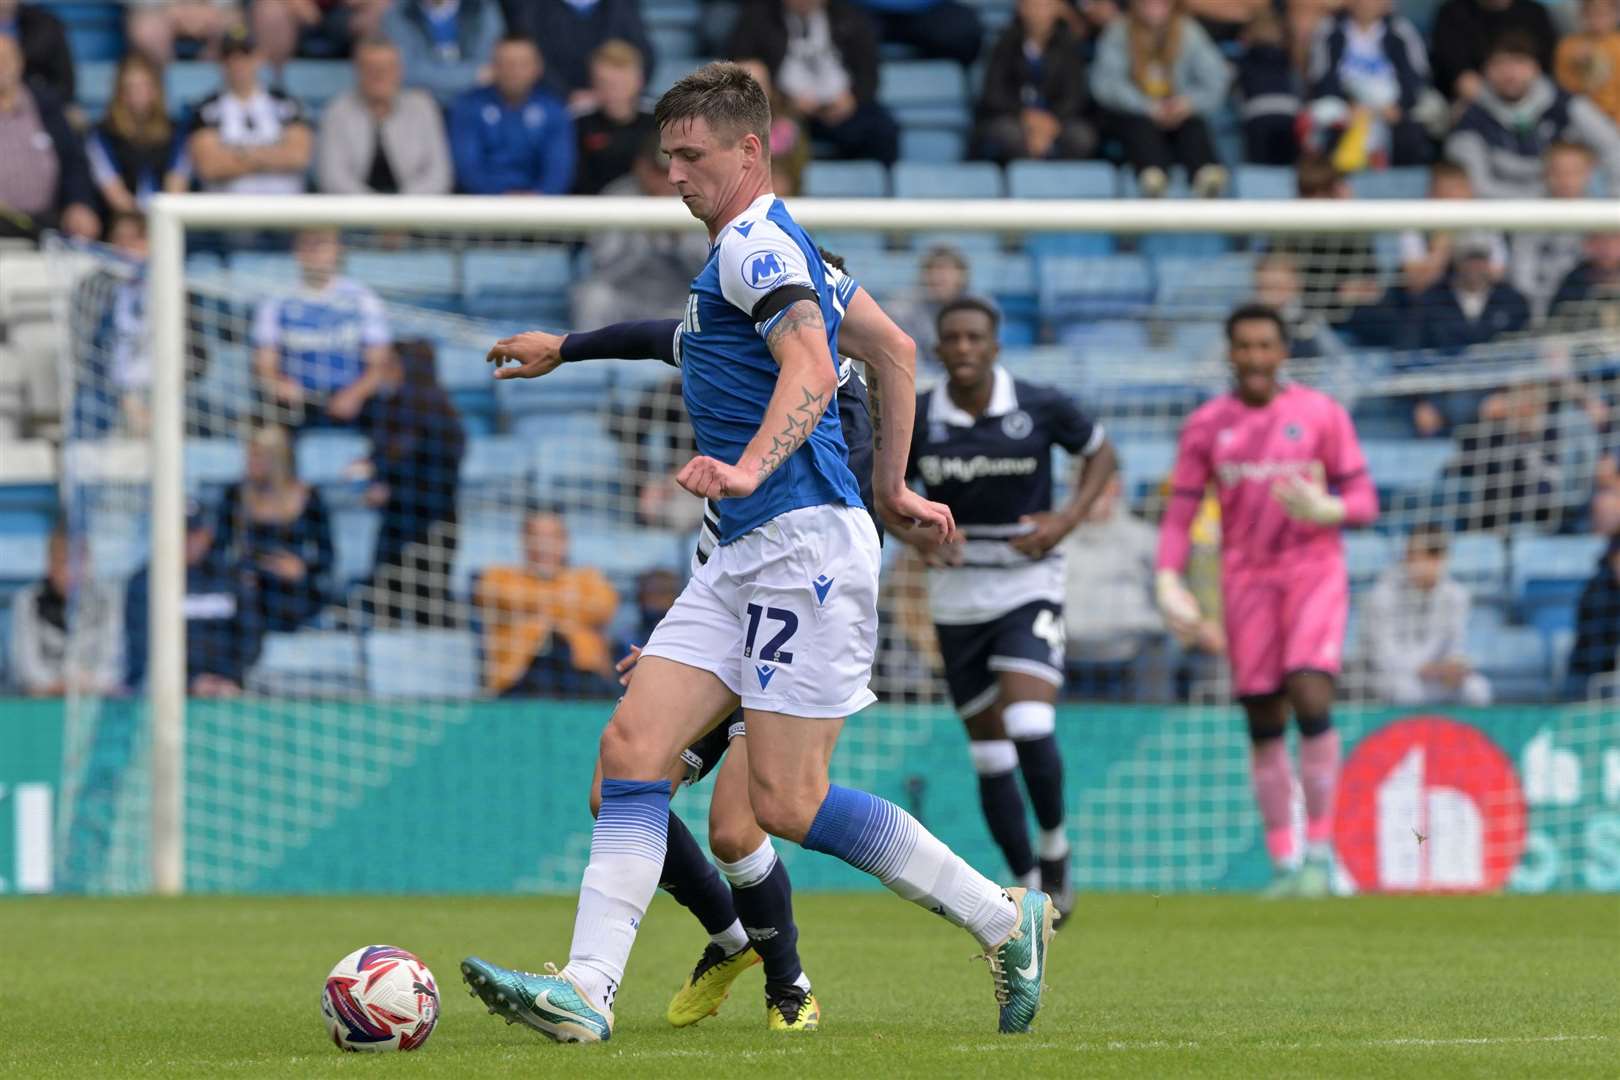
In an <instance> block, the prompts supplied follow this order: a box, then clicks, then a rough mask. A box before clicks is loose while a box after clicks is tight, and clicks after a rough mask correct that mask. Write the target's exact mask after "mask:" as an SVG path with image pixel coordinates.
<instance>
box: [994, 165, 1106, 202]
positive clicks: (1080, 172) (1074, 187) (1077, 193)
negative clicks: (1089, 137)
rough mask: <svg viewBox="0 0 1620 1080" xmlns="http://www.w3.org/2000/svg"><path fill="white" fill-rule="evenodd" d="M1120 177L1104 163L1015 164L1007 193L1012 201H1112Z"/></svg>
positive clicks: (1010, 175)
mask: <svg viewBox="0 0 1620 1080" xmlns="http://www.w3.org/2000/svg"><path fill="white" fill-rule="evenodd" d="M1118 192H1119V174H1118V172H1117V171H1116V170H1115V169H1114V167H1113V166H1112V165H1110V164H1108V163H1107V162H1104V161H1015V162H1013V163H1012V164H1011V165H1008V166H1007V194H1008V195H1010V196H1012V197H1013V198H1015V199H1112V198H1114V197H1115V195H1117V194H1118Z"/></svg>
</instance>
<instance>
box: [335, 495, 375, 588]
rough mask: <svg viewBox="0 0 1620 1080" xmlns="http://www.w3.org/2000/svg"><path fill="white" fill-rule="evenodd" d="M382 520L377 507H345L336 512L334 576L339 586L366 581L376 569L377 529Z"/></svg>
mask: <svg viewBox="0 0 1620 1080" xmlns="http://www.w3.org/2000/svg"><path fill="white" fill-rule="evenodd" d="M380 525H381V521H380V520H379V518H378V516H377V512H376V511H375V510H364V509H360V508H357V507H347V508H341V509H338V510H336V511H334V512H333V514H332V547H333V549H334V550H333V559H332V562H333V566H332V578H333V580H334V581H336V582H337V584H338V586H339V588H343V587H346V586H348V585H349V584H351V583H353V582H356V581H366V580H369V579H370V577H371V572H372V571H373V570H374V569H376V567H375V565H374V562H375V558H376V554H377V529H378V528H379V526H380Z"/></svg>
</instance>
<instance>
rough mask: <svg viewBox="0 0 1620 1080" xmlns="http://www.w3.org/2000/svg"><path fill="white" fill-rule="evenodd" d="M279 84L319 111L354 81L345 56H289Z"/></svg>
mask: <svg viewBox="0 0 1620 1080" xmlns="http://www.w3.org/2000/svg"><path fill="white" fill-rule="evenodd" d="M280 85H281V87H282V89H284V90H285V91H286V92H287V93H289V94H291V95H293V96H294V97H296V98H297V99H298V100H299V101H300V102H302V103H303V104H304V105H305V106H307V107H308V108H310V109H312V110H313V111H315V112H317V113H319V112H320V111H321V110H322V109H325V108H326V105H327V103H328V102H330V101H331V100H332V99H333V98H335V97H337V96H338V95H339V94H341V93H343V92H344V91H345V90H348V89H349V88H350V87H352V86H353V85H354V68H353V67H351V66H350V65H349V63H348V62H347V61H345V60H289V61H288V62H287V69H286V70H285V71H284V72H283V73H282V76H281V83H280Z"/></svg>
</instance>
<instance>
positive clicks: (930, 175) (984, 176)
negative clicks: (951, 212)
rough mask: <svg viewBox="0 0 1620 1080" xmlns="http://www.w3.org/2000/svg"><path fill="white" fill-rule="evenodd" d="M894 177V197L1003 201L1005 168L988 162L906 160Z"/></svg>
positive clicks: (897, 166)
mask: <svg viewBox="0 0 1620 1080" xmlns="http://www.w3.org/2000/svg"><path fill="white" fill-rule="evenodd" d="M951 66H953V67H954V66H955V65H951ZM893 178H894V194H895V196H896V197H897V198H901V199H999V198H1001V169H1000V168H998V167H997V166H995V165H992V164H990V163H989V162H988V161H964V162H959V163H957V164H954V165H927V164H922V163H920V162H915V161H902V162H900V163H899V164H898V165H896V166H895V167H894V173H893Z"/></svg>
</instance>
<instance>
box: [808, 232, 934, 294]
mask: <svg viewBox="0 0 1620 1080" xmlns="http://www.w3.org/2000/svg"><path fill="white" fill-rule="evenodd" d="M828 247H829V248H831V244H828ZM833 250H837V251H839V253H840V254H844V251H843V249H833ZM848 258H849V269H850V272H851V273H852V274H854V275H855V280H856V281H858V282H859V283H860V285H861V287H862V288H864V289H865V290H866V291H867V292H869V293H871V294H872V295H873V296H875V297H877V298H878V300H879V301H880V302H881V301H884V300H889V299H893V298H894V297H896V296H897V295H898V294H900V293H903V292H905V291H907V290H909V289H913V288H916V286H917V283H918V281H919V279H920V278H921V276H922V266H921V262H922V256H921V255H920V254H917V255H913V254H911V253H910V252H903V251H881V252H862V253H860V254H859V255H853V256H848Z"/></svg>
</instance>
